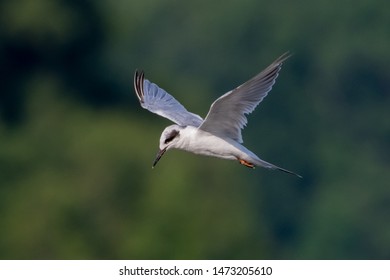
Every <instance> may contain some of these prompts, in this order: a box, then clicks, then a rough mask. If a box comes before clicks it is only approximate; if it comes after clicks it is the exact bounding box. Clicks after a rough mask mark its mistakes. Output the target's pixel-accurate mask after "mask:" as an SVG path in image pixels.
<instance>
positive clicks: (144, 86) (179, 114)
mask: <svg viewBox="0 0 390 280" xmlns="http://www.w3.org/2000/svg"><path fill="white" fill-rule="evenodd" d="M144 76H145V74H144V72H143V71H141V72H138V70H136V71H135V74H134V89H135V93H136V94H137V97H138V99H139V101H140V103H141V106H142V108H145V109H147V110H149V111H150V112H153V113H155V114H157V115H160V116H162V117H164V118H167V119H169V120H171V121H173V122H174V123H176V124H178V125H181V126H187V125H191V126H195V127H199V126H200V124H201V123H202V122H203V119H202V118H201V117H200V116H198V115H196V114H193V113H191V112H188V111H187V110H186V108H184V106H183V105H181V104H180V103H179V102H178V101H177V100H176V99H175V98H173V97H172V96H171V95H170V94H169V93H167V92H166V91H165V90H163V89H161V88H159V87H158V86H157V85H156V84H154V83H151V82H150V81H148V80H146V79H145V78H144Z"/></svg>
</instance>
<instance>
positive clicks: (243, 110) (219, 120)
mask: <svg viewBox="0 0 390 280" xmlns="http://www.w3.org/2000/svg"><path fill="white" fill-rule="evenodd" d="M290 56H291V55H290V53H289V52H286V53H284V54H283V55H281V56H280V57H279V58H277V59H276V60H275V61H274V62H272V63H271V64H270V65H269V66H268V67H267V68H265V69H264V70H263V71H261V72H260V73H259V74H257V75H256V76H254V77H253V78H252V79H250V80H248V81H247V82H245V83H243V84H242V85H240V86H238V87H237V88H235V89H233V90H231V91H229V92H227V93H225V94H224V95H222V96H221V97H219V98H218V99H216V100H215V101H214V102H213V103H212V105H211V107H210V109H209V112H208V114H207V115H206V117H205V119H202V118H201V117H200V116H199V115H197V114H194V113H191V112H189V111H187V109H186V108H185V107H184V106H183V105H182V104H180V103H179V102H178V101H177V100H176V99H175V98H174V97H173V96H172V95H170V94H169V93H167V92H166V91H165V90H163V89H162V88H160V87H158V86H157V85H156V84H154V83H152V82H150V81H149V80H147V79H145V73H144V72H143V71H142V70H140V71H139V70H136V71H135V74H134V89H135V93H136V95H137V97H138V100H139V102H140V104H141V107H142V108H144V109H147V110H149V111H150V112H152V113H155V114H157V115H160V116H162V117H164V118H167V119H169V120H170V121H172V122H174V123H175V124H173V125H170V126H168V127H166V128H165V129H164V130H163V132H162V133H161V137H160V143H159V150H158V153H157V155H156V157H155V160H154V161H153V165H152V168H154V167H155V166H156V164H157V163H158V162H159V160H160V159H161V157H162V156H163V155H164V154H165V152H167V151H168V150H171V149H179V150H184V151H188V152H192V153H194V154H199V155H205V156H212V157H217V158H221V159H227V160H236V161H238V162H239V163H240V164H242V165H243V166H246V167H249V168H253V169H254V168H255V166H260V167H264V168H267V169H271V170H279V171H283V172H286V173H289V174H292V175H295V176H297V177H300V178H302V176H301V175H299V174H297V173H295V172H292V171H289V170H287V169H284V168H281V167H279V166H276V165H274V164H272V163H269V162H267V161H264V160H262V159H260V158H259V157H258V156H257V155H256V154H255V153H253V152H252V151H250V150H249V149H247V148H246V147H244V146H243V145H242V144H243V139H242V135H241V130H242V129H243V128H244V127H245V125H246V124H247V117H246V115H248V114H250V113H251V112H253V110H254V109H255V108H256V107H257V105H259V103H260V102H261V101H262V100H263V99H264V98H265V97H266V96H267V94H268V93H269V92H270V91H271V89H272V87H273V85H274V84H275V80H276V78H277V77H278V75H279V71H280V69H281V67H282V64H283V63H284V62H285V61H286V59H288V58H289V57H290Z"/></svg>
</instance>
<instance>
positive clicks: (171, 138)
mask: <svg viewBox="0 0 390 280" xmlns="http://www.w3.org/2000/svg"><path fill="white" fill-rule="evenodd" d="M173 138H175V136H173V137H169V138H167V139H165V141H164V144H168V143H169V142H171V141H172V140H173Z"/></svg>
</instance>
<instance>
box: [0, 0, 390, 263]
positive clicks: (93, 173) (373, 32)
mask: <svg viewBox="0 0 390 280" xmlns="http://www.w3.org/2000/svg"><path fill="white" fill-rule="evenodd" d="M0 26H1V27H0V65H1V76H0V77H1V83H0V87H1V90H0V116H1V117H0V229H1V230H0V258H1V259H389V258H390V218H389V217H390V183H389V182H390V150H389V143H390V109H389V108H390V68H389V65H390V9H389V5H388V1H385V0H374V1H373V0H354V1H348V0H338V1H334V0H331V1H329V0H315V1H308V0H300V1H290V2H287V1H257V0H240V1H233V0H226V1H206V0H200V1H178V0H166V1H159V0H142V1H131V0H117V1H108V0H100V1H76V0H73V1H71V0H69V1H65V0H64V1H61V0H36V1H30V0H13V1H2V2H1V3H0ZM285 51H291V52H292V53H293V54H294V55H293V56H292V57H291V58H290V59H289V60H288V61H287V62H286V63H285V64H284V66H283V69H282V71H281V74H280V76H279V78H278V80H277V83H276V85H275V87H274V89H273V90H272V92H271V94H270V95H269V96H268V97H267V98H266V99H265V100H264V101H263V103H262V104H261V106H259V107H258V108H257V110H256V111H255V112H254V113H253V114H252V115H250V116H249V124H248V126H247V128H246V129H245V130H244V132H243V136H244V140H245V145H246V146H247V147H248V148H249V149H251V150H252V151H254V152H255V153H257V154H258V155H259V156H260V157H261V158H263V159H265V160H267V161H270V162H272V163H274V164H277V165H280V166H282V167H284V168H287V169H290V170H293V171H295V172H297V173H300V174H302V175H303V177H304V178H303V179H298V178H296V177H294V176H289V175H287V174H284V173H279V172H276V171H269V170H265V169H262V168H257V169H255V170H251V169H248V168H245V167H243V166H240V165H239V164H238V163H237V162H232V161H223V160H219V159H214V158H207V157H200V156H195V155H191V154H187V153H184V152H180V151H172V152H169V153H167V154H166V155H165V156H164V158H163V159H162V160H161V162H160V163H159V165H158V166H157V167H156V168H155V169H154V170H152V169H151V164H152V161H153V159H154V156H155V154H156V152H157V148H158V140H159V137H160V133H161V131H162V130H163V128H164V127H165V126H167V125H169V124H170V122H169V121H168V120H165V119H163V118H160V117H158V116H157V115H154V114H151V113H149V112H147V111H146V110H143V109H142V108H141V107H140V106H139V103H138V100H137V99H136V97H135V94H134V90H133V84H132V77H133V73H134V71H135V69H136V68H139V69H144V70H145V72H146V75H147V78H148V79H150V80H152V81H153V82H155V83H157V84H159V86H160V87H162V88H164V89H165V90H167V91H168V92H170V93H171V94H173V95H174V96H175V97H176V98H177V99H178V100H179V101H181V102H182V103H183V105H184V106H186V107H187V108H188V109H189V110H190V111H193V112H195V113H198V114H200V115H201V116H205V115H206V114H207V111H208V109H209V105H210V104H211V102H212V101H213V100H215V99H216V98H217V97H219V96H220V95H221V94H223V93H225V92H226V91H228V90H230V89H232V88H234V87H236V86H238V85H240V84H241V83H242V82H244V81H246V80H248V79H249V78H251V77H252V76H253V75H255V74H257V73H258V72H259V71H261V70H262V69H263V68H265V67H266V66H267V65H268V64H269V63H271V62H272V61H273V60H274V59H276V58H277V57H278V56H279V55H281V54H282V53H284V52H285Z"/></svg>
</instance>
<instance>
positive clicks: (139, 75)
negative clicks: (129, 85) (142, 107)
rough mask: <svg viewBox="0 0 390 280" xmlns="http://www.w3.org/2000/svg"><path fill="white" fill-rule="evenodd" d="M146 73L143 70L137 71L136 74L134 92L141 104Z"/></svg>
mask: <svg viewBox="0 0 390 280" xmlns="http://www.w3.org/2000/svg"><path fill="white" fill-rule="evenodd" d="M144 77H145V73H144V71H143V70H138V69H136V70H135V73H134V90H135V93H136V95H137V97H138V99H139V101H140V102H143V95H144V92H143V87H144Z"/></svg>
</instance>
